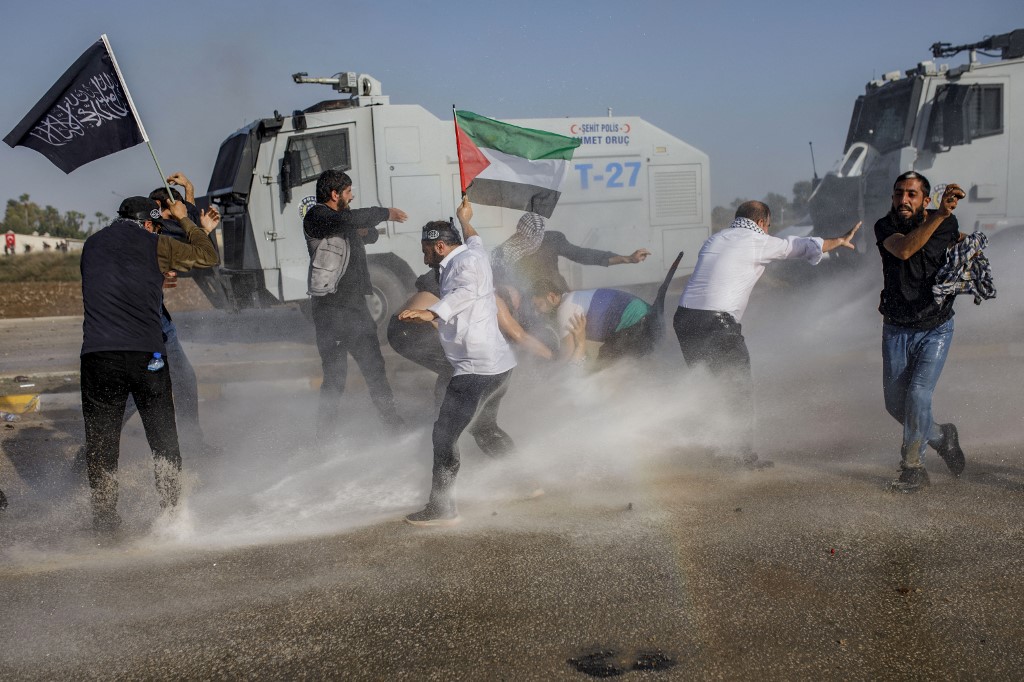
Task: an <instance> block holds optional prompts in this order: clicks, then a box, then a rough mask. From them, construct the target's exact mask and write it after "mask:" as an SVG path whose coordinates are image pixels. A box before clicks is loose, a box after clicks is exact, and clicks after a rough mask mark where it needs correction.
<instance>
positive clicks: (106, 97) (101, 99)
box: [4, 38, 146, 173]
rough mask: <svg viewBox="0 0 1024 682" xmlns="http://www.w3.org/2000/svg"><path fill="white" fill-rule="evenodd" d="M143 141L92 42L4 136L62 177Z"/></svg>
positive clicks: (101, 48) (108, 63)
mask: <svg viewBox="0 0 1024 682" xmlns="http://www.w3.org/2000/svg"><path fill="white" fill-rule="evenodd" d="M145 141H146V134H145V132H144V131H143V130H142V129H141V127H140V126H139V124H138V121H137V120H136V117H135V112H134V111H133V110H132V106H131V103H130V102H129V99H128V96H127V93H126V92H125V91H124V88H123V87H122V84H121V78H120V77H119V76H118V73H117V70H116V69H115V67H114V61H113V58H112V57H111V55H110V52H109V51H108V50H107V44H106V43H105V42H104V41H103V39H102V38H101V39H100V40H97V41H96V42H95V43H94V44H93V45H92V46H91V47H90V48H89V49H88V50H86V51H85V54H83V55H82V56H81V57H79V58H78V61H76V62H75V63H74V64H72V65H71V68H70V69H68V70H67V71H65V72H64V75H63V76H61V77H60V80H58V81H57V82H56V83H54V84H53V87H52V88H50V90H49V92H47V93H46V95H45V96H44V97H43V98H42V99H41V100H39V102H37V103H36V105H35V106H34V107H33V108H32V111H30V112H29V113H28V115H27V116H26V117H25V118H23V119H22V120H21V123H19V124H18V125H17V126H16V127H15V128H14V130H12V131H11V132H10V133H9V134H8V135H7V137H5V138H4V142H6V143H7V144H8V145H10V146H11V147H18V146H22V147H28V148H29V149H34V150H36V151H37V152H39V153H40V154H42V155H43V156H45V157H46V158H48V159H49V160H50V161H52V162H53V164H54V165H55V166H57V168H60V169H61V170H62V171H64V172H65V173H70V172H71V171H73V170H75V169H76V168H78V167H79V166H82V165H84V164H87V163H89V162H90V161H95V160H96V159H98V158H101V157H104V156H107V155H108V154H113V153H114V152H119V151H121V150H122V149H128V148H129V147H134V146H135V145H137V144H139V143H140V142H145Z"/></svg>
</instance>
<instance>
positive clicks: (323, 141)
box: [288, 130, 352, 184]
mask: <svg viewBox="0 0 1024 682" xmlns="http://www.w3.org/2000/svg"><path fill="white" fill-rule="evenodd" d="M288 151H297V152H299V160H300V169H301V174H302V181H301V183H300V184H305V183H307V182H310V181H311V180H316V178H317V177H318V176H319V175H320V173H322V172H324V171H325V170H342V171H346V170H349V169H351V168H352V156H351V154H350V152H349V145H348V131H347V130H339V131H335V132H330V133H319V134H316V135H301V136H296V137H293V138H291V139H290V140H289V141H288Z"/></svg>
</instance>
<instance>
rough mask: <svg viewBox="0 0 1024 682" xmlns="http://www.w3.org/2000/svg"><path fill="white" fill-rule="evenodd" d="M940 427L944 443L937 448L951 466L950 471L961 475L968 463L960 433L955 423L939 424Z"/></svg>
mask: <svg viewBox="0 0 1024 682" xmlns="http://www.w3.org/2000/svg"><path fill="white" fill-rule="evenodd" d="M939 429H940V430H941V431H942V444H941V445H940V446H939V447H937V448H935V450H936V452H938V453H939V457H941V458H942V461H943V462H945V463H946V466H948V467H949V472H950V473H951V474H953V475H954V476H957V477H959V476H960V474H962V473H963V472H964V467H965V466H966V465H967V460H966V459H965V458H964V451H963V450H961V449H960V434H959V433H957V431H956V425H955V424H939Z"/></svg>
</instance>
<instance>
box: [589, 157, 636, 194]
mask: <svg viewBox="0 0 1024 682" xmlns="http://www.w3.org/2000/svg"><path fill="white" fill-rule="evenodd" d="M573 168H575V169H576V172H577V173H579V174H580V189H590V187H591V185H592V184H593V185H594V186H595V187H598V186H603V187H606V188H608V189H615V188H617V187H636V181H637V178H638V177H639V175H640V162H639V161H625V162H622V163H620V162H618V161H612V162H611V163H608V164H607V165H605V167H604V172H601V173H595V172H594V170H595V168H594V164H592V163H576V164H573ZM601 183H603V185H602V184H601Z"/></svg>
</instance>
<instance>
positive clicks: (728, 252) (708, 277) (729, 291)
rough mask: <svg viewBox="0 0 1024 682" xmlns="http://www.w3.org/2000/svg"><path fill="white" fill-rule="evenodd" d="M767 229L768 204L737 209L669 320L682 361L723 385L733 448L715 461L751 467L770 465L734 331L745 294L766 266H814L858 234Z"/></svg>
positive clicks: (742, 345) (705, 251) (708, 245)
mask: <svg viewBox="0 0 1024 682" xmlns="http://www.w3.org/2000/svg"><path fill="white" fill-rule="evenodd" d="M771 225H772V214H771V210H770V209H769V208H768V205H767V204H764V203H762V202H760V201H748V202H746V203H744V204H741V205H740V207H739V208H738V209H736V219H735V220H734V221H733V222H732V225H730V226H729V228H727V229H725V230H722V231H721V232H718V233H717V234H714V235H712V236H711V237H710V238H709V239H708V240H707V241H706V242H704V246H702V247H701V249H700V253H699V254H698V255H697V265H696V266H695V267H694V270H693V275H691V276H690V281H689V282H688V283H687V285H686V289H685V290H684V291H683V295H682V297H681V298H680V299H679V308H678V309H676V314H675V318H674V319H673V321H672V326H673V327H674V328H675V332H676V337H677V338H678V339H679V348H680V349H681V350H682V351H683V358H684V359H685V360H686V364H687V365H689V366H690V367H694V366H697V365H703V366H705V367H707V368H708V369H709V370H710V371H711V373H712V374H714V375H716V376H718V377H721V379H722V380H724V382H725V383H726V385H727V387H728V389H729V392H730V403H731V405H732V407H733V408H734V412H735V415H736V417H737V421H738V422H739V424H740V425H741V429H740V431H741V433H740V439H739V440H740V442H739V444H738V448H737V450H738V451H737V452H736V453H735V454H724V453H723V454H720V455H717V456H716V457H717V458H719V459H721V460H723V461H726V462H730V463H735V464H738V465H740V466H743V467H746V468H749V469H762V468H765V467H769V466H772V463H771V462H770V461H766V460H763V459H759V458H758V456H757V454H756V453H755V452H754V396H753V381H752V379H751V375H750V353H749V352H748V351H747V343H746V341H745V340H744V338H743V330H742V327H741V326H740V319H741V318H742V317H743V312H744V311H745V310H746V308H747V302H748V301H749V300H750V292H751V291H753V289H754V285H755V284H757V280H759V279H760V278H761V275H763V274H764V268H765V266H766V265H767V264H768V263H770V262H772V261H776V260H784V259H795V258H800V259H803V260H806V261H808V262H810V263H811V264H812V265H817V264H818V263H819V262H820V261H821V259H822V255H823V254H824V253H826V252H828V251H831V250H833V249H836V248H838V247H840V246H842V247H845V248H847V249H853V248H855V247H854V245H853V241H852V240H853V237H854V235H855V234H857V230H858V229H860V223H857V224H856V225H854V227H853V229H852V230H850V231H849V232H847V233H846V234H844V235H843V236H841V237H836V238H833V239H821V238H820V237H787V238H786V239H780V238H778V237H773V236H771V235H769V234H768V231H769V230H770V229H771Z"/></svg>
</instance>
